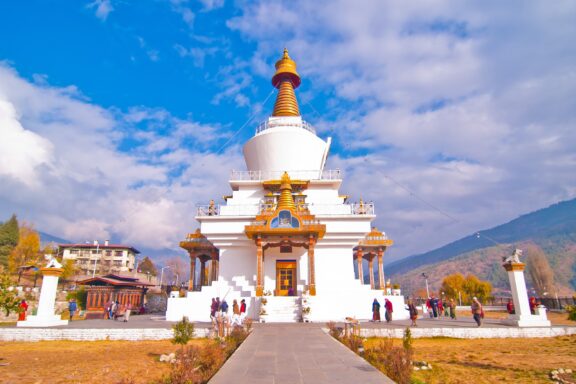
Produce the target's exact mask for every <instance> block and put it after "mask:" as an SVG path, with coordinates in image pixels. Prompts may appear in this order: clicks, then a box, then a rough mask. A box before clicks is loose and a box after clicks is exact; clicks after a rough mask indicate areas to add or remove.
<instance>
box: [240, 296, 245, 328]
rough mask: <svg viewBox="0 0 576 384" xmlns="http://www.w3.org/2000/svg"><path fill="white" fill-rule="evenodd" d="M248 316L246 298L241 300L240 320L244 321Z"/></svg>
mask: <svg viewBox="0 0 576 384" xmlns="http://www.w3.org/2000/svg"><path fill="white" fill-rule="evenodd" d="M245 318H246V300H244V299H242V301H240V321H241V322H242V323H243V322H244V319H245Z"/></svg>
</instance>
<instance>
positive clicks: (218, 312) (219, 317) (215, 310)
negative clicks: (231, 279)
mask: <svg viewBox="0 0 576 384" xmlns="http://www.w3.org/2000/svg"><path fill="white" fill-rule="evenodd" d="M228 309H229V306H228V303H227V302H226V299H222V301H220V298H219V297H216V298H212V304H211V305H210V318H211V319H212V324H214V325H215V326H216V325H218V323H219V322H220V323H225V324H228V325H230V326H233V327H234V326H238V327H240V326H242V323H243V322H244V319H245V318H246V300H244V299H242V300H240V304H238V300H236V299H234V300H233V301H232V315H231V316H230V315H229V314H228Z"/></svg>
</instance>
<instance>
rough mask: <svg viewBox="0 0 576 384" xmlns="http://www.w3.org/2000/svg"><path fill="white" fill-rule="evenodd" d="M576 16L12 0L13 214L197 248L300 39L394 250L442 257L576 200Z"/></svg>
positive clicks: (423, 7)
mask: <svg viewBox="0 0 576 384" xmlns="http://www.w3.org/2000/svg"><path fill="white" fill-rule="evenodd" d="M573 20H576V5H574V3H573V2H571V1H558V2H555V3H554V6H550V5H549V4H548V3H546V2H540V1H522V2H520V1H518V2H515V1H512V2H496V1H494V2H492V1H488V2H483V3H482V4H477V5H475V4H463V3H462V2H458V1H431V2H430V1H426V2H405V1H376V0H374V1H371V0H362V1H359V2H358V1H330V2H327V1H314V2H307V1H298V0H295V1H274V2H270V1H230V0H202V1H192V0H190V1H185V0H171V1H170V0H156V1H146V2H142V1H127V0H124V1H120V0H97V1H50V2H46V1H18V2H3V3H2V4H1V5H0V36H3V37H4V38H3V39H1V40H0V186H1V187H0V218H4V219H7V218H8V217H9V216H10V214H11V213H12V212H16V213H17V214H18V215H19V217H20V219H21V220H25V221H29V222H32V223H34V224H35V225H36V227H37V228H38V229H40V230H42V231H44V232H48V233H51V234H53V235H56V236H60V237H63V238H67V239H70V240H72V241H85V240H92V239H101V240H104V239H105V238H111V239H113V240H115V241H121V242H124V243H129V244H131V245H134V246H136V247H137V248H143V249H145V250H146V251H147V252H150V253H151V254H155V255H162V254H169V253H171V252H178V249H177V243H178V240H179V239H180V238H182V237H183V236H184V235H185V234H186V233H187V232H190V231H192V230H194V229H195V228H196V224H195V221H194V219H193V216H194V213H195V209H194V207H195V206H196V204H199V203H204V202H206V201H208V200H210V198H214V197H216V198H219V197H220V196H222V195H225V194H228V193H229V187H228V184H227V179H228V175H229V171H230V170H231V169H232V168H234V169H242V168H244V162H243V158H242V154H241V149H242V145H243V144H244V143H245V142H246V141H247V140H248V139H249V138H250V137H251V136H252V135H253V133H254V128H255V127H256V126H257V124H258V123H259V122H261V121H263V120H264V119H265V118H266V117H267V116H268V115H269V113H270V111H271V110H272V105H273V101H274V95H272V96H271V97H269V96H270V93H271V92H272V91H273V88H272V86H271V84H270V78H271V76H272V74H273V64H274V62H275V61H276V60H277V59H278V58H279V57H280V55H281V52H282V49H283V48H284V47H288V49H289V50H290V54H291V56H292V57H293V58H294V59H295V60H296V62H297V63H298V70H299V72H300V74H301V76H302V78H303V82H302V85H301V87H300V88H299V89H298V91H297V96H298V98H299V102H300V110H301V112H302V114H303V117H304V118H305V119H306V120H307V121H309V122H311V123H312V124H314V125H315V126H316V128H317V131H318V133H319V135H320V136H321V137H323V138H326V137H327V136H332V137H333V140H334V141H333V142H334V145H333V147H332V153H331V156H330V158H329V161H328V167H329V168H340V169H342V170H343V171H344V175H345V177H346V179H345V182H344V184H343V186H342V193H346V194H350V195H351V199H352V200H353V201H357V200H359V198H360V197H362V198H363V199H364V200H372V201H374V202H375V203H376V212H377V214H378V219H377V220H376V222H375V224H376V225H377V226H378V227H379V229H381V230H384V231H386V232H387V233H388V234H389V236H390V237H392V238H393V239H394V240H395V241H396V244H395V246H394V247H392V248H391V249H390V250H389V251H388V256H389V257H390V258H391V259H394V258H399V257H404V256H408V255H411V254H414V253H417V252H423V251H427V250H430V249H432V248H434V247H437V246H441V245H443V244H445V243H447V242H449V241H452V240H455V239H457V238H459V237H462V236H465V235H468V234H470V233H473V232H475V231H477V230H480V229H484V228H489V227H491V226H494V225H497V224H501V223H503V222H505V221H508V220H511V219H513V218H515V217H516V216H518V215H520V214H522V213H527V212H529V211H532V210H535V209H538V208H542V207H545V206H547V205H549V204H552V203H554V202H557V201H559V200H565V199H570V198H574V197H575V196H576V177H575V175H576V172H575V170H576V151H575V150H574V148H576V130H575V129H574V128H575V126H576V124H575V123H576V45H575V44H574V37H576V25H575V23H574V22H573ZM267 98H268V99H267ZM266 99H267V103H266V104H265V105H263V102H264V101H265V100H266ZM249 119H252V120H251V121H250V123H249V124H247V125H246V126H245V127H244V128H242V129H240V128H241V127H242V126H243V125H244V124H245V123H246V121H247V120H249Z"/></svg>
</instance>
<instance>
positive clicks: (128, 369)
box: [0, 340, 204, 384]
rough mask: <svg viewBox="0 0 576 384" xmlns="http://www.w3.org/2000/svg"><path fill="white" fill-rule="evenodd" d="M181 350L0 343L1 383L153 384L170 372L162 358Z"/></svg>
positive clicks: (143, 344) (163, 345) (161, 345)
mask: <svg viewBox="0 0 576 384" xmlns="http://www.w3.org/2000/svg"><path fill="white" fill-rule="evenodd" d="M194 342H196V343H202V342H204V341H203V340H195V341H192V342H191V343H194ZM177 348H178V347H177V346H175V345H173V344H171V343H170V341H168V340H162V341H89V342H84V341H40V342H0V359H1V360H0V383H2V384H8V383H10V384H12V383H14V384H25V383H35V384H48V383H50V384H52V383H62V384H64V383H66V384H74V383H99V384H102V383H106V384H116V383H117V382H119V381H120V380H121V379H123V378H130V377H133V378H134V379H135V380H134V382H135V383H150V381H152V380H154V379H157V378H160V377H161V376H162V375H163V374H165V373H167V372H168V365H167V364H166V363H160V362H158V357H159V355H160V354H163V353H170V352H174V351H176V349H177ZM5 364H8V365H5Z"/></svg>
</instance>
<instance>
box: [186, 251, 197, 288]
mask: <svg viewBox="0 0 576 384" xmlns="http://www.w3.org/2000/svg"><path fill="white" fill-rule="evenodd" d="M195 279H196V255H195V254H193V253H192V252H190V280H188V290H189V291H193V290H194V283H195V281H194V280H195Z"/></svg>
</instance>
